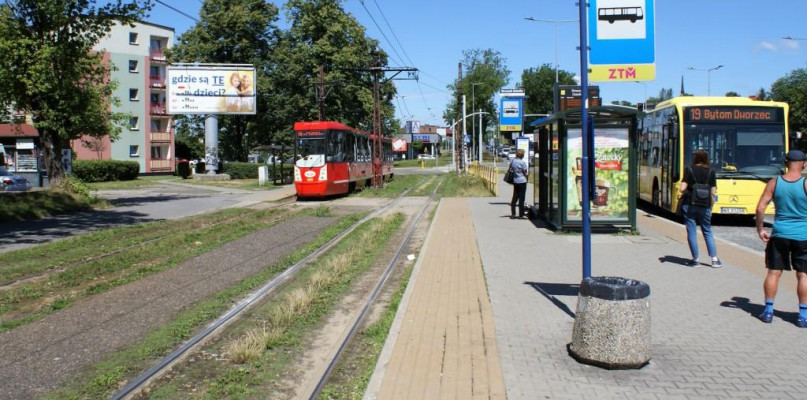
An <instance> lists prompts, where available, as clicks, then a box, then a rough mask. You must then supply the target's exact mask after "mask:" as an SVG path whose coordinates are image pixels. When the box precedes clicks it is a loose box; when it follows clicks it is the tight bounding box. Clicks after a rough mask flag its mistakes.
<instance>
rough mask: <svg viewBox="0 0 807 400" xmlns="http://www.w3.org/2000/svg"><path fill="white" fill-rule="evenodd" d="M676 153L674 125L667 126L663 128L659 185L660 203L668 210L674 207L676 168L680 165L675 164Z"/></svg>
mask: <svg viewBox="0 0 807 400" xmlns="http://www.w3.org/2000/svg"><path fill="white" fill-rule="evenodd" d="M675 153H676V152H675V138H674V137H673V135H672V125H671V124H665V125H664V126H662V128H661V182H660V183H659V191H660V192H661V193H660V198H659V201H660V202H661V206H662V207H663V208H666V209H668V210H669V209H671V206H672V196H673V193H672V189H673V181H674V175H675V170H674V168H675V167H674V166H675V165H677V164H678V163H676V162H674V155H675Z"/></svg>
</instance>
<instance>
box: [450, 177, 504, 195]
mask: <svg viewBox="0 0 807 400" xmlns="http://www.w3.org/2000/svg"><path fill="white" fill-rule="evenodd" d="M439 194H440V196H441V197H490V196H492V194H491V193H490V190H488V188H487V186H486V185H485V182H484V181H483V180H482V178H480V177H478V176H473V175H470V174H460V175H457V174H454V173H449V174H447V175H446V180H445V181H444V182H443V184H442V186H440V190H439Z"/></svg>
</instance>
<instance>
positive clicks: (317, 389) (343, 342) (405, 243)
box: [297, 180, 443, 400]
mask: <svg viewBox="0 0 807 400" xmlns="http://www.w3.org/2000/svg"><path fill="white" fill-rule="evenodd" d="M442 183H443V180H440V182H438V183H437V185H436V186H435V188H434V190H433V191H432V193H431V195H430V196H429V198H428V199H427V200H426V201H424V203H423V206H421V208H420V210H419V211H418V213H417V215H416V216H415V217H414V218H413V219H412V223H411V224H410V225H409V227H408V229H407V231H406V233H405V234H404V236H403V237H404V239H403V240H402V241H401V242H400V244H399V245H398V246H397V247H398V248H397V250H396V251H395V254H394V255H393V257H392V258H391V260H390V261H389V263H388V264H387V266H386V268H385V269H384V272H383V273H382V274H381V277H380V278H379V279H378V281H377V283H376V284H375V286H374V288H373V290H372V292H371V293H370V295H369V296H368V297H367V298H366V299H365V301H364V304H362V306H361V309H360V311H359V312H358V313H357V314H356V316H355V318H354V319H353V321H352V322H351V323H350V325H349V327H348V329H347V330H346V332H345V334H343V335H342V337H341V338H340V340H339V342H338V343H336V344H335V346H334V347H335V351H334V352H333V354H332V355H331V357H329V360H328V363H327V366H326V368H325V370H324V371H323V373H322V374H321V375H320V377H319V378H318V379H317V382H316V385H314V387H313V389H312V390H311V391H310V393H302V394H301V393H298V396H297V398H307V399H309V400H315V399H316V398H317V397H318V396H319V394H320V393H321V392H322V390H323V389H324V388H325V385H326V384H327V383H328V379H329V378H330V375H331V373H332V372H333V371H334V369H335V368H336V366H337V364H338V363H339V360H340V359H341V357H342V355H343V353H344V351H345V349H346V348H347V347H348V345H349V344H350V342H351V341H352V340H353V338H354V336H355V335H356V332H358V330H359V327H360V326H361V324H362V323H363V322H364V321H365V319H366V317H367V315H368V314H369V312H370V309H371V307H372V306H373V304H375V302H376V300H377V299H378V296H379V294H380V293H381V291H382V289H383V288H384V286H385V285H386V284H387V282H388V280H389V278H390V275H391V274H392V272H393V270H394V269H395V266H396V265H398V263H399V262H400V259H401V255H403V253H404V251H405V250H406V249H407V248H408V247H409V245H410V242H411V239H412V236H413V235H414V233H415V230H416V229H417V227H418V226H419V225H420V222H421V220H422V219H423V217H424V215H426V211H427V210H428V209H429V207H430V206H431V205H432V204H433V202H434V198H435V196H436V194H437V192H438V190H439V189H440V186H441V185H442Z"/></svg>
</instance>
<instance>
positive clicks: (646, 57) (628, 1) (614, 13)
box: [588, 0, 656, 82]
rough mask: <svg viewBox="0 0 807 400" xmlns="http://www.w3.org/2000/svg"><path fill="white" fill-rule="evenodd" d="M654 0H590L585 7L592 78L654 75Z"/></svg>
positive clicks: (633, 78)
mask: <svg viewBox="0 0 807 400" xmlns="http://www.w3.org/2000/svg"><path fill="white" fill-rule="evenodd" d="M654 16H655V1H654V0H591V2H590V6H589V11H588V31H589V43H590V44H591V51H589V64H590V65H589V67H590V72H589V79H590V80H591V81H592V82H620V81H652V80H654V79H655V78H656V65H655V62H656V52H655V41H656V37H655V35H656V33H655V31H656V28H655V18H654Z"/></svg>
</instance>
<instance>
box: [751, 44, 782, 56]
mask: <svg viewBox="0 0 807 400" xmlns="http://www.w3.org/2000/svg"><path fill="white" fill-rule="evenodd" d="M776 50H778V49H777V48H776V45H774V44H773V43H771V42H759V43H758V44H757V45H756V46H755V47H754V53H759V52H760V51H774V52H775V51H776Z"/></svg>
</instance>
